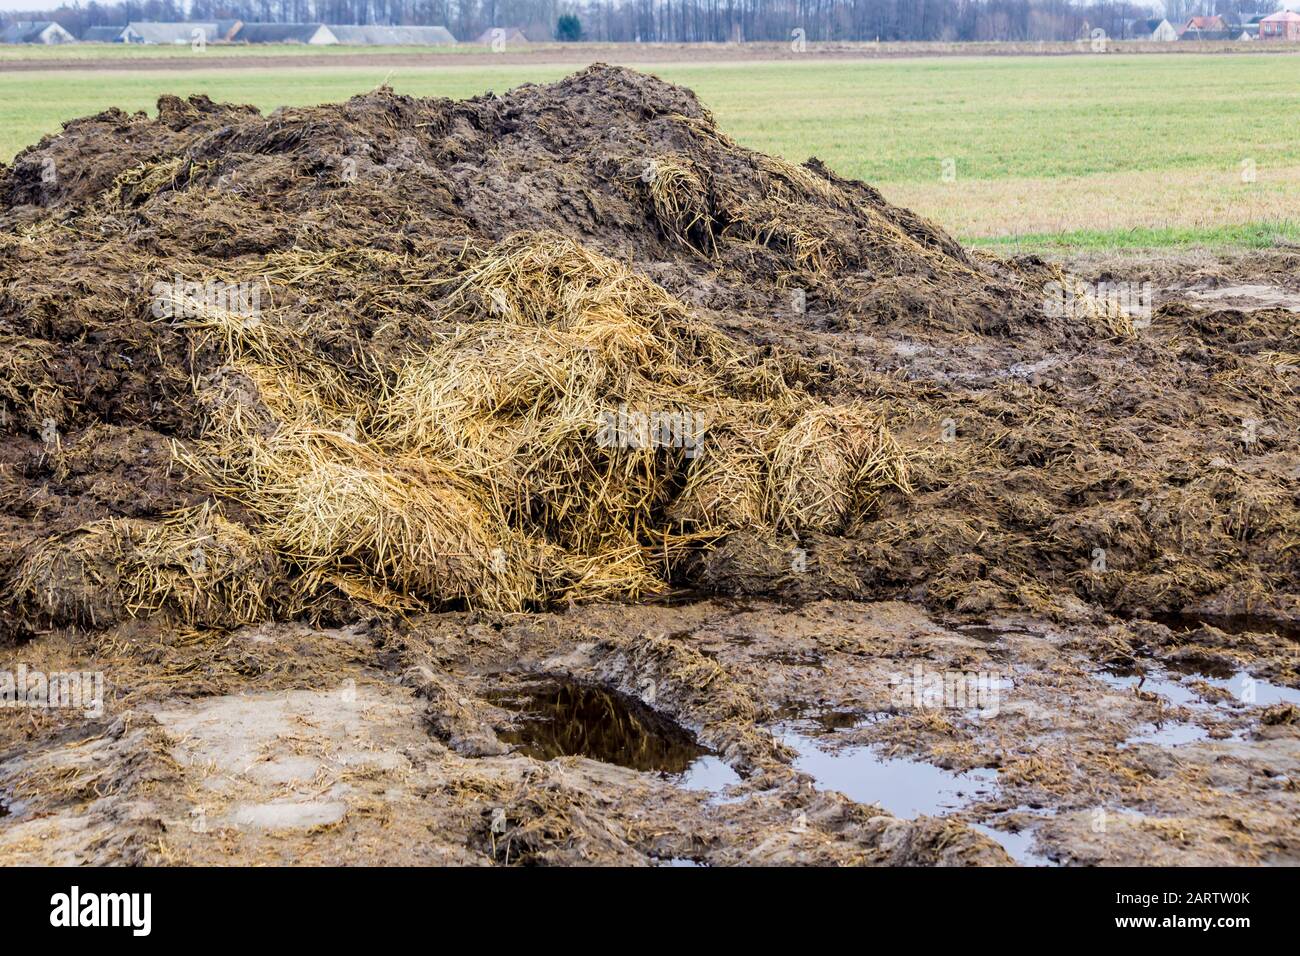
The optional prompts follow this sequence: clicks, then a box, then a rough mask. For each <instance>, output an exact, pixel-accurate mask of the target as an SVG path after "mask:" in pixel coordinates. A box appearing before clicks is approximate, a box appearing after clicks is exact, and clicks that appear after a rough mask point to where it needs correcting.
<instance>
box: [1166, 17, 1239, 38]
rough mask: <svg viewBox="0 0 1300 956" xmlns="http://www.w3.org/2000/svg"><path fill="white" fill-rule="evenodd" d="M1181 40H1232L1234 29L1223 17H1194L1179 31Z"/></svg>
mask: <svg viewBox="0 0 1300 956" xmlns="http://www.w3.org/2000/svg"><path fill="white" fill-rule="evenodd" d="M1178 37H1179V39H1181V40H1231V39H1232V38H1233V31H1232V30H1231V29H1229V27H1228V23H1227V21H1226V20H1224V19H1223V17H1219V16H1214V17H1192V18H1191V19H1189V20H1188V21H1187V22H1186V23H1185V24H1183V28H1182V29H1181V30H1179V31H1178Z"/></svg>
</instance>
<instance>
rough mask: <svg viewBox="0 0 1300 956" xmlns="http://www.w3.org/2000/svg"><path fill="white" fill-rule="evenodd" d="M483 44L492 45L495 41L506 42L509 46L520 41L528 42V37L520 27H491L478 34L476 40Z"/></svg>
mask: <svg viewBox="0 0 1300 956" xmlns="http://www.w3.org/2000/svg"><path fill="white" fill-rule="evenodd" d="M474 42H475V43H478V44H480V45H482V46H491V45H492V44H493V43H502V42H504V43H505V44H506V45H508V46H515V45H517V44H520V43H527V42H528V37H527V36H526V35H525V34H524V31H523V30H521V29H519V27H489V28H488V29H486V30H484V31H483V32H482V33H480V34H479V35H478V39H477V40H475V41H474Z"/></svg>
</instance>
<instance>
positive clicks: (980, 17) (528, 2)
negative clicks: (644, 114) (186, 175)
mask: <svg viewBox="0 0 1300 956" xmlns="http://www.w3.org/2000/svg"><path fill="white" fill-rule="evenodd" d="M1292 5H1294V4H1292ZM792 24H795V25H797V27H792V26H791V25H792ZM792 31H794V32H797V34H798V36H799V37H800V38H802V39H806V40H807V41H811V42H826V41H843V42H872V41H874V42H881V41H884V42H898V41H907V42H912V41H938V42H945V43H952V42H964V41H972V42H998V41H1008V42H1027V41H1028V42H1033V41H1040V42H1041V41H1063V40H1065V41H1068V40H1077V39H1080V38H1088V37H1092V38H1096V37H1099V36H1104V37H1106V38H1107V39H1111V40H1119V41H1141V42H1148V43H1150V42H1155V43H1166V42H1167V43H1175V42H1179V41H1225V40H1226V41H1242V42H1255V41H1266V42H1267V41H1273V42H1277V41H1300V13H1297V12H1295V11H1294V10H1289V9H1285V7H1284V4H1282V3H1278V2H1276V0H1239V2H1216V0H1193V2H1188V0H1167V2H1166V3H1165V4H1164V5H1163V6H1155V7H1149V6H1143V5H1136V4H1130V3H1091V4H1080V3H1072V2H1069V0H1029V2H1024V0H915V2H909V0H831V2H829V3H819V4H817V5H816V6H815V7H812V6H810V5H808V4H806V3H804V2H801V0H749V2H745V3H738V4H735V5H728V6H727V7H725V8H723V7H721V6H720V5H718V4H716V3H705V2H701V0H678V2H676V3H674V2H673V0H663V2H655V0H626V2H623V3H608V2H604V3H602V2H598V0H591V2H587V3H564V2H557V0H515V2H499V0H482V2H473V0H470V2H461V3H455V4H453V3H451V2H450V0H395V2H389V0H364V2H359V0H358V2H349V0H330V2H326V0H320V2H316V0H293V2H288V0H284V2H281V3H278V4H276V3H266V2H259V3H255V4H254V3H233V4H229V3H214V2H212V0H194V2H192V3H190V4H188V5H185V4H181V3H176V2H174V0H149V2H146V3H138V2H125V3H120V4H102V3H96V2H93V0H92V2H90V3H88V4H85V5H84V6H83V5H81V4H80V3H73V4H72V5H66V4H65V5H63V6H60V7H58V8H57V9H53V10H46V11H32V12H19V13H10V14H0V42H3V43H9V44H37V45H58V44H70V43H99V44H145V45H149V44H154V45H156V44H175V45H190V46H207V45H209V44H213V45H216V44H298V45H308V46H337V45H343V46H417V47H418V46H429V47H436V46H451V45H454V44H457V43H461V44H472V45H479V46H484V47H490V48H493V49H496V50H500V49H503V48H505V47H507V46H509V47H519V46H522V45H525V44H529V43H547V42H553V41H558V42H578V41H583V40H590V41H597V42H637V43H643V42H647V43H654V42H659V43H663V42H668V43H683V42H685V43H691V42H706V43H710V42H711V43H741V42H747V41H768V42H772V41H786V40H789V39H790V38H791V36H792Z"/></svg>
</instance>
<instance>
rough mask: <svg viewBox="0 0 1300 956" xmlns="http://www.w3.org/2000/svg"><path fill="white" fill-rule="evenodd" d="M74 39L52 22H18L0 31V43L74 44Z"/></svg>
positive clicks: (75, 40) (75, 39)
mask: <svg viewBox="0 0 1300 956" xmlns="http://www.w3.org/2000/svg"><path fill="white" fill-rule="evenodd" d="M76 42H77V38H76V37H74V36H73V35H72V34H71V33H69V32H68V31H67V30H65V29H63V27H61V26H59V25H58V24H57V23H55V22H54V21H53V20H19V21H18V22H17V23H11V24H9V26H7V27H5V28H4V30H3V31H0V43H42V44H45V45H46V46H52V45H54V44H57V43H76Z"/></svg>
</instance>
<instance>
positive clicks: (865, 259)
mask: <svg viewBox="0 0 1300 956" xmlns="http://www.w3.org/2000/svg"><path fill="white" fill-rule="evenodd" d="M0 247H2V248H0V365H3V366H4V367H5V373H6V374H5V376H4V380H3V381H2V382H0V399H3V412H4V418H3V422H2V424H0V427H2V428H3V430H4V433H5V441H4V443H3V451H0V542H3V547H0V555H2V556H0V574H2V575H3V576H4V579H5V581H6V588H5V591H4V594H5V597H4V600H5V601H6V603H7V604H8V605H9V609H8V611H7V613H6V614H5V615H4V616H5V618H6V620H7V621H8V622H10V624H9V626H11V627H12V628H14V629H16V630H17V631H18V632H19V633H21V632H22V631H23V630H25V629H30V628H37V627H41V626H46V625H49V624H51V623H52V624H55V625H59V624H88V625H95V626H100V625H103V624H105V623H108V622H111V621H115V620H120V619H121V618H123V617H124V616H132V615H141V614H151V613H157V612H165V613H167V614H169V615H171V616H174V617H176V618H179V619H181V620H183V621H184V622H186V623H187V624H189V625H194V626H204V627H229V626H233V625H235V624H239V623H246V622H255V621H258V620H262V619H264V618H266V617H268V616H280V617H293V616H299V615H303V614H308V615H311V616H313V617H315V618H317V619H324V620H339V619H347V618H351V617H353V616H355V615H356V614H358V613H364V608H367V607H376V606H377V607H381V608H388V609H401V610H414V609H418V608H423V607H440V606H447V605H456V604H462V603H463V604H469V605H471V606H482V607H489V608H499V609H505V610H513V609H519V608H524V607H534V606H539V605H542V604H545V603H547V602H550V601H554V600H557V599H566V598H567V599H582V598H588V597H610V596H630V597H636V596H639V595H643V594H646V593H649V592H653V591H655V590H660V589H663V588H665V587H668V586H687V587H691V586H714V587H721V588H725V589H730V590H742V591H744V590H748V591H767V592H776V593H784V594H787V595H793V596H801V595H815V594H821V593H837V594H842V595H846V596H854V597H865V596H890V597H893V596H899V595H911V596H916V597H920V598H923V599H926V600H929V601H931V602H932V603H939V604H943V605H947V606H950V607H955V608H958V609H961V610H966V611H972V612H983V611H986V610H988V609H989V608H991V607H996V606H1005V605H1029V606H1032V607H1034V608H1036V609H1039V610H1048V611H1052V612H1054V613H1064V612H1067V611H1069V610H1070V609H1071V608H1072V607H1074V606H1076V605H1077V597H1082V598H1085V599H1087V600H1090V601H1096V602H1099V603H1102V604H1105V605H1108V606H1110V607H1113V608H1122V607H1132V606H1164V607H1170V606H1177V607H1181V606H1183V605H1184V604H1188V603H1192V602H1194V601H1196V600H1209V599H1217V600H1220V601H1224V600H1229V599H1243V600H1244V599H1247V598H1249V599H1251V600H1254V601H1256V602H1258V600H1260V599H1266V600H1268V601H1272V602H1273V603H1274V604H1275V605H1277V606H1278V607H1282V608H1285V607H1286V606H1290V607H1292V608H1294V606H1295V602H1294V598H1295V593H1296V591H1297V585H1296V581H1297V572H1298V570H1300V567H1298V566H1300V558H1297V544H1296V542H1297V540H1298V537H1297V532H1298V529H1300V524H1298V523H1297V511H1296V504H1297V502H1296V497H1295V492H1294V483H1293V479H1294V471H1293V469H1294V468H1295V466H1296V464H1297V459H1296V447H1295V439H1294V435H1295V427H1294V426H1295V424H1296V421H1297V415H1296V406H1295V402H1294V384H1295V382H1294V373H1295V361H1294V359H1295V355H1294V352H1293V350H1292V349H1291V348H1289V347H1288V346H1287V345H1286V344H1285V343H1286V341H1287V340H1288V336H1290V335H1292V334H1293V332H1294V321H1293V317H1291V315H1290V313H1281V312H1279V313H1277V314H1270V315H1265V316H1262V317H1256V318H1254V319H1252V320H1251V321H1250V323H1248V324H1246V325H1244V326H1243V325H1242V324H1241V323H1237V322H1231V321H1221V320H1215V319H1211V318H1207V317H1205V316H1201V315H1197V316H1191V315H1190V314H1189V315H1184V314H1182V313H1179V312H1177V311H1176V310H1175V311H1166V312H1162V313H1161V314H1160V315H1159V317H1158V320H1157V322H1156V323H1155V324H1154V325H1153V326H1152V330H1153V331H1152V332H1151V333H1148V334H1155V335H1158V336H1160V337H1161V341H1160V342H1159V343H1158V344H1157V345H1156V346H1154V347H1153V346H1152V345H1151V344H1150V343H1143V342H1142V341H1141V340H1140V339H1141V337H1139V336H1135V335H1134V329H1133V327H1132V324H1131V322H1130V320H1129V318H1128V317H1127V316H1126V315H1125V314H1124V313H1123V311H1122V310H1120V309H1117V308H1116V307H1114V306H1113V305H1112V304H1109V303H1107V302H1105V301H1103V300H1098V299H1095V298H1093V297H1091V296H1090V295H1089V294H1088V293H1087V291H1086V290H1084V289H1083V288H1082V287H1079V286H1078V285H1077V283H1075V280H1073V279H1071V278H1069V277H1068V276H1065V275H1064V274H1062V273H1061V272H1060V270H1059V269H1057V268H1056V267H1054V266H1049V265H1047V264H1044V263H1041V262H1036V261H1022V262H1017V263H1009V262H1001V261H994V260H992V259H985V258H981V257H979V256H976V255H973V254H971V253H968V252H966V251H965V250H963V249H962V248H961V247H960V246H959V245H958V244H957V243H956V242H955V241H953V240H952V239H951V237H949V236H947V235H945V234H944V233H943V232H942V231H941V230H939V229H937V228H936V227H935V226H933V225H932V224H930V223H927V222H925V221H924V220H922V219H920V218H918V217H916V216H915V215H913V214H911V213H909V212H907V211H906V210H902V209H898V208H896V207H893V206H891V205H890V204H888V203H887V202H886V201H885V200H884V199H883V198H882V197H881V196H880V194H879V193H877V192H876V191H875V190H873V189H871V188H870V187H868V186H866V185H863V184H861V183H855V182H848V181H845V180H842V179H840V178H839V177H837V176H835V175H834V174H833V173H832V172H830V171H829V170H827V169H826V168H825V167H824V166H822V165H821V164H819V163H817V162H816V161H810V162H809V163H808V164H806V165H804V166H795V165H791V164H789V163H787V162H785V161H783V160H779V159H776V158H773V157H768V156H764V155H762V154H759V153H755V152H752V151H749V150H746V149H743V148H741V147H739V146H738V145H736V144H735V143H733V142H732V141H730V140H729V139H728V138H727V137H726V136H725V135H724V134H723V133H721V132H720V131H719V130H718V129H717V127H716V125H715V123H714V122H713V119H712V117H711V116H710V115H709V113H708V112H707V110H705V109H704V108H703V107H702V106H701V105H700V104H699V102H698V101H697V100H696V99H695V97H694V96H693V95H692V94H691V93H690V92H689V91H686V90H683V89H681V88H678V87H674V86H671V85H669V84H666V83H663V82H661V81H659V80H656V79H654V78H652V77H647V76H644V75H641V74H638V73H635V72H632V71H628V70H623V69H614V68H609V67H604V66H596V67H592V68H591V69H588V70H586V71H584V72H582V73H580V74H577V75H575V76H572V77H570V78H568V79H566V80H563V81H561V82H559V83H556V84H552V85H547V86H533V85H527V86H524V87H520V88H518V89H516V90H513V91H511V92H510V93H508V94H506V95H504V96H496V95H489V96H485V97H478V98H475V99H471V100H466V101H459V102H456V101H451V100H445V99H423V100H422V99H412V98H409V97H403V96H397V95H395V94H393V93H392V92H391V91H388V90H379V91H376V92H374V93H371V94H368V95H365V96H360V97H356V98H354V99H352V100H349V101H348V102H347V103H343V104H338V105H329V106H322V107H315V108H309V109H286V110H278V111H276V112H275V113H273V114H271V115H269V116H262V115H260V114H259V113H258V112H257V111H255V110H253V109H251V108H249V107H240V106H223V105H217V104H214V103H212V102H211V101H210V100H208V99H207V98H205V97H192V98H190V99H189V100H186V101H182V100H179V99H177V98H175V97H164V98H163V99H162V100H160V101H159V115H158V117H157V118H156V119H151V118H149V117H147V116H146V115H144V114H136V115H133V116H131V115H127V114H125V113H122V112H121V111H116V110H113V111H109V112H106V113H103V114H100V115H98V116H94V117H89V118H86V119H82V120H77V121H74V122H72V123H69V124H67V127H66V129H65V131H64V132H63V133H62V134H60V135H58V136H55V137H48V138H47V139H46V140H44V141H42V143H41V144H39V145H38V146H36V147H34V148H32V149H30V150H28V151H26V152H24V153H23V154H22V155H20V156H19V157H18V158H17V160H16V161H15V164H14V165H13V167H12V168H8V169H4V170H3V171H2V172H0ZM1052 287H1054V288H1055V289H1056V290H1057V291H1058V292H1060V293H1062V294H1065V295H1067V296H1068V299H1069V302H1070V303H1071V309H1070V310H1068V312H1064V313H1063V312H1061V311H1060V310H1057V311H1053V310H1051V309H1045V308H1044V295H1045V290H1046V289H1048V288H1052ZM1228 326H1231V327H1232V328H1231V331H1230V332H1229V330H1228V328H1227V327H1228ZM1062 356H1068V359H1062V358H1061V357H1062ZM1207 376H1208V378H1209V380H1211V381H1213V382H1216V383H1218V384H1217V385H1216V387H1215V389H1214V390H1213V391H1212V392H1206V391H1205V390H1204V389H1203V388H1200V386H1199V385H1198V384H1197V383H1203V382H1204V381H1205V380H1206V377H1207ZM1198 389H1199V390H1198ZM1206 416H1209V417H1213V418H1215V419H1216V421H1217V425H1216V427H1217V428H1218V429H1219V430H1218V431H1216V432H1215V433H1214V434H1213V435H1210V434H1209V433H1201V432H1196V431H1194V429H1195V427H1196V425H1197V422H1198V419H1201V418H1204V417H1206ZM1234 419H1243V420H1246V419H1248V420H1250V421H1255V422H1256V423H1257V425H1259V427H1254V426H1251V428H1252V430H1251V431H1250V436H1251V442H1252V443H1253V444H1250V445H1249V446H1248V447H1247V446H1246V445H1243V444H1242V443H1241V442H1239V441H1237V440H1236V439H1235V438H1233V437H1232V436H1231V435H1230V434H1223V433H1222V432H1224V431H1227V430H1229V429H1231V428H1232V427H1234V425H1235V424H1236V423H1235V422H1234ZM1261 449H1263V450H1264V451H1265V452H1266V453H1267V454H1266V456H1265V457H1263V458H1260V457H1258V456H1257V453H1258V452H1260V450H1261ZM1243 454H1247V455H1256V457H1255V458H1254V459H1252V460H1251V461H1250V462H1243V461H1242V456H1243ZM1220 460H1222V461H1223V462H1224V464H1218V462H1219V461H1220ZM1288 481H1291V482H1292V483H1291V484H1289V485H1288V483H1287V482H1288ZM1099 551H1100V552H1101V555H1102V558H1101V563H1100V564H1097V560H1098V559H1097V557H1096V555H1097V553H1098V552H1099ZM1090 562H1091V563H1090ZM1110 572H1114V573H1110ZM1234 589H1235V590H1234ZM1071 601H1073V602H1074V604H1071V603H1070V602H1071ZM1288 601H1292V602H1293V603H1292V604H1291V605H1287V602H1288ZM359 609H361V610H359Z"/></svg>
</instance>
